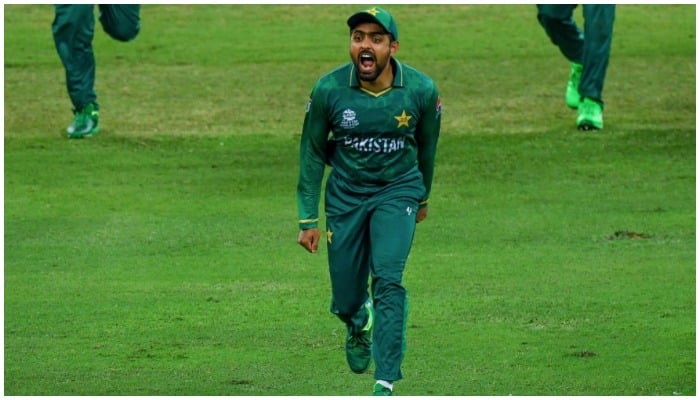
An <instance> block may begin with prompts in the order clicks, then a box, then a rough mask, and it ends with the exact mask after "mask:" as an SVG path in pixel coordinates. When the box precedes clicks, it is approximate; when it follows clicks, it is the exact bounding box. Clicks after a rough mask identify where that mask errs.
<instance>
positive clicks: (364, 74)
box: [350, 22, 399, 82]
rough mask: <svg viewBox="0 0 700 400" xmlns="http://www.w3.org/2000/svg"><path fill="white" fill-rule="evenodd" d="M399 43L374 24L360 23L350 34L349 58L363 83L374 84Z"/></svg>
mask: <svg viewBox="0 0 700 400" xmlns="http://www.w3.org/2000/svg"><path fill="white" fill-rule="evenodd" d="M398 45H399V42H396V41H392V40H391V35H390V34H388V33H386V32H384V29H383V28H382V27H381V26H380V25H378V24H375V23H370V22H368V23H361V24H358V25H357V26H356V27H355V29H353V30H352V32H350V57H351V58H352V62H353V63H355V66H356V67H357V71H358V76H359V78H360V79H361V80H363V81H369V82H374V81H375V80H376V79H377V77H379V76H380V75H381V74H382V72H383V71H384V70H385V69H386V67H387V65H389V59H390V58H391V56H392V55H394V53H395V52H396V50H397V49H398Z"/></svg>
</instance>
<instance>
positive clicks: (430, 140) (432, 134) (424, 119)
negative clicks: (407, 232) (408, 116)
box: [415, 82, 442, 222]
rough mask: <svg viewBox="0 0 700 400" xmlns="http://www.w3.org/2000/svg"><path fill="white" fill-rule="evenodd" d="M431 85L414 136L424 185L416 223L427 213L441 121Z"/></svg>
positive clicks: (436, 97)
mask: <svg viewBox="0 0 700 400" xmlns="http://www.w3.org/2000/svg"><path fill="white" fill-rule="evenodd" d="M431 84H432V86H431V90H429V91H427V93H426V95H425V98H424V102H423V105H422V112H421V117H420V120H419V121H418V125H417V126H416V134H415V138H416V143H417V144H418V169H419V170H420V172H421V173H422V174H423V184H424V185H425V196H424V197H423V199H421V202H420V207H419V215H418V222H420V221H422V220H423V219H424V218H425V216H426V215H427V212H428V199H429V198H430V192H431V189H432V186H433V173H434V170H435V155H436V153H437V142H438V137H439V136H440V122H441V119H442V102H441V100H440V93H439V91H438V89H437V87H436V86H435V84H434V83H432V82H431Z"/></svg>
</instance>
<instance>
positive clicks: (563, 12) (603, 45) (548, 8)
mask: <svg viewBox="0 0 700 400" xmlns="http://www.w3.org/2000/svg"><path fill="white" fill-rule="evenodd" d="M582 7H583V19H584V26H583V31H581V30H580V29H579V27H578V26H577V25H576V22H575V21H574V18H573V12H574V9H575V8H576V4H540V5H538V6H537V19H538V21H539V22H540V25H542V27H543V28H544V30H545V32H546V33H547V36H549V38H550V39H551V41H552V43H554V44H555V45H556V46H557V47H559V50H560V51H561V53H562V54H563V55H564V57H566V58H567V59H568V60H569V61H571V62H576V63H579V64H582V65H583V73H582V75H581V83H580V84H579V88H578V91H579V94H580V95H581V96H582V97H589V98H591V99H593V100H596V101H597V102H599V103H601V104H603V85H604V84H605V73H606V72H607V69H608V61H609V59H610V45H611V43H612V36H613V23H614V21H615V5H614V4H584V5H583V6H582Z"/></svg>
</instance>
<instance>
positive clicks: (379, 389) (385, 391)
mask: <svg viewBox="0 0 700 400" xmlns="http://www.w3.org/2000/svg"><path fill="white" fill-rule="evenodd" d="M393 395H394V393H393V392H392V390H391V389H389V388H388V387H386V386H384V385H382V384H381V383H379V382H377V383H375V384H374V389H373V390H372V396H393Z"/></svg>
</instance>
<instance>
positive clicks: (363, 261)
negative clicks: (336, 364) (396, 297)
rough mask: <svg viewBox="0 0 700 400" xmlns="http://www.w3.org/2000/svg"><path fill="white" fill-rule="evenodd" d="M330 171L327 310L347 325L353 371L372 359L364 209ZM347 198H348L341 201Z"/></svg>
mask: <svg viewBox="0 0 700 400" xmlns="http://www.w3.org/2000/svg"><path fill="white" fill-rule="evenodd" d="M343 183H344V182H342V181H339V180H337V179H336V178H334V176H333V175H331V176H330V177H329V179H328V182H327V183H326V235H327V249H328V265H329V272H330V277H331V289H332V295H333V298H332V301H331V312H332V313H333V314H335V315H337V316H338V318H340V319H341V320H342V321H343V322H345V324H346V326H347V333H348V334H347V338H346V343H345V353H346V358H347V362H348V366H349V367H350V369H351V370H352V371H353V372H356V373H362V372H365V371H366V370H367V369H368V368H369V365H370V363H371V361H372V332H373V322H374V318H373V308H372V302H371V301H370V300H369V293H368V279H369V263H370V260H369V248H370V243H369V241H368V239H369V238H368V234H369V230H368V227H367V225H366V223H367V210H366V207H365V206H364V205H363V204H362V203H358V202H357V201H356V200H355V201H353V200H354V199H353V198H352V197H351V196H350V194H349V193H346V192H345V191H344V190H343ZM345 200H349V201H345Z"/></svg>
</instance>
